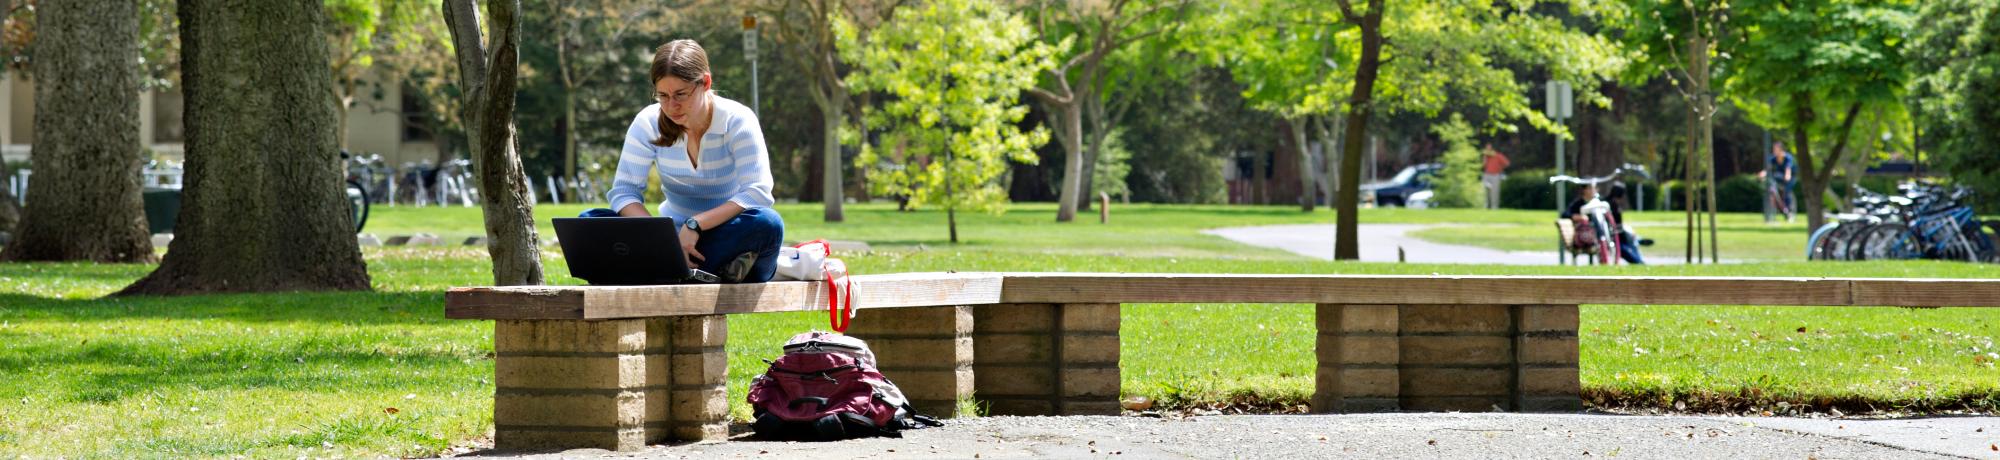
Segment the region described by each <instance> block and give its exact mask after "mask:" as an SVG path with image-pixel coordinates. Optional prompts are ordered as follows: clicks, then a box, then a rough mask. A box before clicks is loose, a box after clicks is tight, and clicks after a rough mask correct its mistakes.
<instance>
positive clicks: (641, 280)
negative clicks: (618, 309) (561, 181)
mask: <svg viewBox="0 0 2000 460" xmlns="http://www.w3.org/2000/svg"><path fill="white" fill-rule="evenodd" d="M552 221H553V223H554V224H555V227H556V240H557V241H558V242H560V243H561V244H562V249H563V259H564V260H565V261H567V262H568V263H569V273H570V275H571V276H575V277H577V278H581V279H583V280H584V281H585V282H588V283H590V284H593V285H609V286H621V285H648V284H682V283H714V282H716V277H715V275H714V274H710V273H708V272H705V271H702V270H700V269H690V268H688V267H687V254H686V253H685V252H682V251H681V241H680V228H681V226H680V225H679V223H677V222H675V221H674V218H672V217H558V218H555V219H552Z"/></svg>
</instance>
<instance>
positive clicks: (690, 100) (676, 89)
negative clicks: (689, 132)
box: [653, 75, 709, 126]
mask: <svg viewBox="0 0 2000 460" xmlns="http://www.w3.org/2000/svg"><path fill="white" fill-rule="evenodd" d="M708 81H709V77H708V75H702V78H701V79H700V80H697V81H692V82H690V81H687V80H682V79H680V78H676V77H667V78H662V79H660V81H656V82H653V92H654V94H653V97H654V98H656V99H658V100H659V101H660V111H663V112H666V113H667V119H669V120H673V121H674V123H675V124H678V125H681V126H687V124H688V114H691V113H696V112H698V111H700V110H704V109H706V108H707V105H708V98H706V97H702V95H703V94H706V93H707V90H708V85H709V83H708Z"/></svg>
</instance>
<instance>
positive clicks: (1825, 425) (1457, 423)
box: [470, 413, 2000, 459]
mask: <svg viewBox="0 0 2000 460" xmlns="http://www.w3.org/2000/svg"><path fill="white" fill-rule="evenodd" d="M1995 443H2000V419H1996V418H1980V417H1959V418H1929V419H1910V420H1830V419H1783V418H1740V417H1679V416H1664V417H1662V416H1621V415H1589V414H1504V413H1480V414H1471V413H1441V414H1359V415H1234V416H1209V417H1189V418H1185V419H1162V418H1145V417H985V418H973V419H961V420H947V421H946V426H945V427H943V428H933V429H927V430H916V431H909V432H906V433H905V437H904V438H902V439H880V438H878V439H861V440H848V441H840V442H829V443H797V442H771V441H758V440H751V439H749V438H747V437H742V436H739V437H737V438H736V440H732V441H729V442H723V443H707V444H683V445H675V446H651V447H648V448H646V449H645V450H643V451H639V452H607V451H602V450H588V449H587V450H572V451H567V452H550V453H535V454H520V453H506V452H490V451H483V452H472V453H470V456H474V457H507V458H512V457H523V458H538V459H539V458H658V459H665V458H912V459H915V458H924V459H928V458H980V459H992V458H1135V459H1137V458H1146V459H1152V458H1621V459H1622V458H1641V459H1645V458H1660V459H1683V458H1785V459H1800V458H1827V459H1831V458H1895V459H1934V458H2000V451H1995V450H1992V449H1995V448H2000V447H1995Z"/></svg>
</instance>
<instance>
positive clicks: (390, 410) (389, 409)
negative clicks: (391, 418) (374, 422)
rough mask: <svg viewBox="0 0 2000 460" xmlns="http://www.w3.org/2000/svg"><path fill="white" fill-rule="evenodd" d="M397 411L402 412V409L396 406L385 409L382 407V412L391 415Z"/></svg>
mask: <svg viewBox="0 0 2000 460" xmlns="http://www.w3.org/2000/svg"><path fill="white" fill-rule="evenodd" d="M397 412H402V411H400V410H396V408H394V407H390V408H384V409H382V413H385V414H389V415H396V413H397Z"/></svg>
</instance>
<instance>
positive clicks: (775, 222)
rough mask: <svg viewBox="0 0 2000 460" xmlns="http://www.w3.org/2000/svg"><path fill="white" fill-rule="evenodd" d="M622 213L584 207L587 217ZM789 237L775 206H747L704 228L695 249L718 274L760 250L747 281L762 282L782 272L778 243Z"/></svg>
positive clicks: (706, 267)
mask: <svg viewBox="0 0 2000 460" xmlns="http://www.w3.org/2000/svg"><path fill="white" fill-rule="evenodd" d="M617 215H618V213H617V212H614V211H612V210H610V209H604V208H598V209H592V210H588V211H584V212H583V214H582V216H583V217H613V216H617ZM784 241H785V219H784V218H782V217H779V216H778V211H777V210H775V209H771V208H750V209H745V210H743V212H742V213H739V214H737V215H736V217H733V218H730V219H729V221H728V222H723V223H722V225H717V226H715V228H711V229H706V230H703V231H702V232H701V239H700V240H697V241H695V243H694V250H696V251H700V252H701V255H703V256H705V258H703V259H702V261H701V270H702V271H705V272H709V273H714V274H716V275H722V274H723V270H722V269H723V267H725V266H728V264H729V262H730V261H732V260H735V259H736V257H737V256H738V255H741V254H743V253H746V252H748V253H756V254H757V262H756V263H755V264H752V265H751V266H750V274H749V276H746V277H744V278H743V282H745V283H762V282H765V281H770V280H771V275H772V274H775V273H777V272H778V245H779V244H783V243H784Z"/></svg>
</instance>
